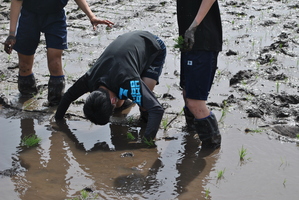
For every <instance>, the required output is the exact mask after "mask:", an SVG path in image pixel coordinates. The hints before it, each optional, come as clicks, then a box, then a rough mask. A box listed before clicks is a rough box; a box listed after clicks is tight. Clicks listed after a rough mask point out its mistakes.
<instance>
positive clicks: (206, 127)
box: [194, 112, 221, 149]
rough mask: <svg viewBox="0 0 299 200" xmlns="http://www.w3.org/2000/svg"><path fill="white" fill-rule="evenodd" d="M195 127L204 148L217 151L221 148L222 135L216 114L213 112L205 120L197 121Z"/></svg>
mask: <svg viewBox="0 0 299 200" xmlns="http://www.w3.org/2000/svg"><path fill="white" fill-rule="evenodd" d="M194 126H195V129H196V132H197V133H198V136H199V139H200V140H201V141H202V147H205V148H215V149H216V148H219V147H220V145H221V135H220V132H219V128H218V122H217V119H216V116H215V115H214V113H212V112H211V114H210V116H208V117H206V118H204V119H200V120H196V119H195V120H194Z"/></svg>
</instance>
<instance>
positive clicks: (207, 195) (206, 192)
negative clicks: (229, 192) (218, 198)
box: [205, 188, 211, 199]
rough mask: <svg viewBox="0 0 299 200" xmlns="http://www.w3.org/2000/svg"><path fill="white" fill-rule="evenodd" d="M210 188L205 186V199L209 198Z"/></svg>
mask: <svg viewBox="0 0 299 200" xmlns="http://www.w3.org/2000/svg"><path fill="white" fill-rule="evenodd" d="M210 193H211V192H210V188H206V189H205V199H208V198H209V195H210Z"/></svg>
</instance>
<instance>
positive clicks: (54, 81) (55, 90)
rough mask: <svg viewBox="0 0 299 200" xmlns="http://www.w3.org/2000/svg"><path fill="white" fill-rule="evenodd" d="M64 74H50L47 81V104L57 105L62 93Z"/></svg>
mask: <svg viewBox="0 0 299 200" xmlns="http://www.w3.org/2000/svg"><path fill="white" fill-rule="evenodd" d="M64 88H65V79H64V76H50V79H49V83H48V106H57V105H58V104H59V102H60V100H61V98H62V96H63V94H64Z"/></svg>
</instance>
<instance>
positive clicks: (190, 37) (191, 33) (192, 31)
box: [184, 20, 197, 51]
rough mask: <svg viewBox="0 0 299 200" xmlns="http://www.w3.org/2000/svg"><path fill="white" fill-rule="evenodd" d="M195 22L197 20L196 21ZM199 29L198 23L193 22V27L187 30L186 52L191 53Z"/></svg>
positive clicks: (185, 38)
mask: <svg viewBox="0 0 299 200" xmlns="http://www.w3.org/2000/svg"><path fill="white" fill-rule="evenodd" d="M194 21H195V20H194ZM196 28H197V24H196V22H193V23H192V24H191V26H190V27H189V28H188V29H187V30H186V32H185V35H184V51H191V50H192V47H193V45H194V42H195V39H194V34H195V31H196Z"/></svg>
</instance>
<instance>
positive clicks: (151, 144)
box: [143, 137, 156, 147]
mask: <svg viewBox="0 0 299 200" xmlns="http://www.w3.org/2000/svg"><path fill="white" fill-rule="evenodd" d="M143 142H144V144H146V145H147V146H148V147H155V146H156V145H155V142H154V140H153V139H150V140H147V139H146V138H145V137H144V138H143Z"/></svg>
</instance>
